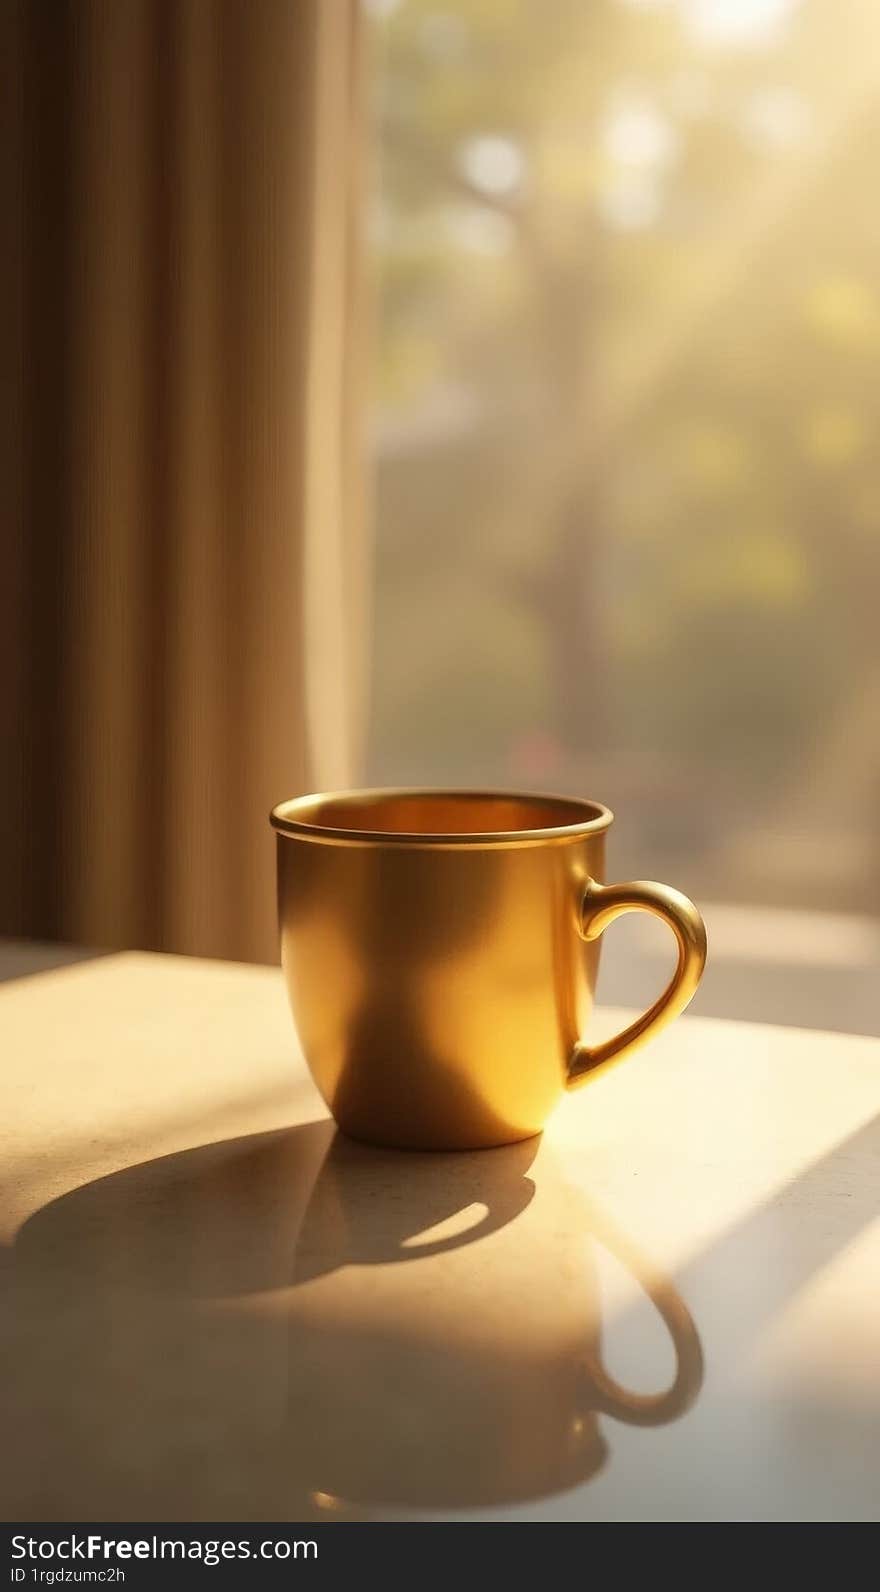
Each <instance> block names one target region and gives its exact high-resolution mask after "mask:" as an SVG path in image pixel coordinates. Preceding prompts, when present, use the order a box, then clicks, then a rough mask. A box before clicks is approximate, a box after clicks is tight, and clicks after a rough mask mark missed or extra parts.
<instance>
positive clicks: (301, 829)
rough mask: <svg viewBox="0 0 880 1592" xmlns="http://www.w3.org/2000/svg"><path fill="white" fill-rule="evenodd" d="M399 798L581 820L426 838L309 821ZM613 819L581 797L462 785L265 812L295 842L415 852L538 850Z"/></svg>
mask: <svg viewBox="0 0 880 1592" xmlns="http://www.w3.org/2000/svg"><path fill="white" fill-rule="evenodd" d="M400 797H431V798H437V797H447V798H448V797H458V798H461V799H463V800H468V801H480V800H482V801H519V802H534V803H535V804H536V805H540V806H550V807H558V808H559V809H560V810H567V811H568V812H570V811H571V809H572V808H573V807H574V808H579V809H580V810H581V811H582V812H583V814H584V817H583V818H582V819H581V820H579V821H577V822H576V823H560V824H551V825H548V826H546V827H543V828H540V829H497V830H482V831H479V830H478V831H458V832H457V831H455V830H448V831H443V832H438V833H436V834H426V833H423V832H420V831H414V830H387V829H362V828H358V829H347V828H346V827H345V825H344V824H328V823H315V822H313V821H311V820H310V819H309V817H308V815H309V813H314V812H315V811H317V810H319V809H320V808H321V807H325V806H329V805H332V806H334V807H337V806H338V807H339V808H340V809H342V810H344V808H345V805H346V804H351V805H356V804H362V803H363V802H373V801H375V802H379V801H382V800H383V799H386V800H396V799H398V798H400ZM613 820H614V814H613V813H612V811H611V809H610V807H605V806H604V805H603V803H602V802H596V801H587V800H586V799H585V798H583V797H580V796H562V795H559V794H556V795H551V794H545V793H542V792H538V791H520V790H495V789H489V790H486V789H465V788H463V787H458V786H453V787H443V786H423V785H402V786H372V787H370V788H367V789H354V788H353V789H351V790H337V791H322V792H315V793H313V794H310V795H306V796H294V797H292V798H290V799H289V800H288V801H283V802H279V803H278V804H277V805H276V806H275V807H273V808H272V811H271V812H270V814H269V822H270V824H271V825H272V828H273V829H274V830H275V832H276V834H278V835H286V836H288V837H290V838H293V839H297V840H310V841H316V842H318V843H324V844H330V845H341V846H403V847H410V848H412V849H415V850H425V849H431V850H434V849H441V850H451V851H458V850H473V849H476V850H481V849H484V848H486V847H505V846H537V845H546V844H547V842H548V841H566V840H579V839H580V838H581V837H582V836H584V835H596V834H601V833H602V832H603V831H604V830H606V829H608V827H609V826H610V824H611V823H612V822H613Z"/></svg>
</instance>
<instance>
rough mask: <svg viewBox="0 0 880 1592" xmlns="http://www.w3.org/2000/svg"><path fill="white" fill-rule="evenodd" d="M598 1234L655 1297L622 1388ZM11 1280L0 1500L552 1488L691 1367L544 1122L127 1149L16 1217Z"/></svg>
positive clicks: (653, 1409) (347, 1501)
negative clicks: (469, 1145)
mask: <svg viewBox="0 0 880 1592" xmlns="http://www.w3.org/2000/svg"><path fill="white" fill-rule="evenodd" d="M600 1247H601V1248H602V1249H604V1250H606V1251H610V1252H611V1253H612V1254H613V1255H614V1257H615V1260H616V1262H618V1263H619V1264H620V1265H622V1267H623V1268H624V1270H625V1271H627V1272H629V1273H630V1275H631V1276H632V1277H633V1278H635V1279H636V1281H637V1283H638V1284H639V1285H640V1287H641V1288H642V1289H643V1290H644V1293H645V1295H646V1296H647V1297H648V1298H649V1299H650V1300H651V1302H652V1303H653V1305H654V1306H655V1307H656V1310H657V1312H659V1316H660V1317H661V1318H662V1325H661V1324H660V1323H658V1325H657V1330H656V1332H655V1333H654V1334H653V1339H654V1340H656V1348H657V1364H656V1365H655V1364H654V1363H653V1359H652V1357H651V1355H650V1354H649V1355H647V1356H646V1357H645V1364H644V1367H643V1385H641V1386H640V1387H639V1388H638V1389H632V1390H630V1389H627V1388H624V1387H622V1386H620V1385H619V1383H618V1382H616V1381H615V1380H614V1378H613V1377H612V1376H611V1375H610V1374H609V1372H608V1371H607V1370H606V1369H605V1362H604V1359H603V1325H602V1317H601V1305H600V1297H599V1289H598V1283H597V1274H596V1264H595V1260H596V1254H597V1253H598V1249H599V1248H600ZM12 1303H13V1309H12V1314H11V1333H12V1343H11V1353H10V1354H9V1355H8V1356H7V1362H6V1363H7V1366H8V1379H9V1383H10V1387H9V1390H8V1391H9V1397H10V1399H11V1402H12V1406H13V1407H12V1409H11V1411H10V1414H9V1427H10V1429H12V1430H14V1431H15V1432H16V1433H17V1434H18V1443H17V1449H16V1452H15V1453H14V1454H11V1453H10V1454H8V1455H7V1457H6V1464H7V1466H8V1469H9V1474H8V1476H7V1478H6V1482H5V1491H6V1495H7V1502H6V1506H5V1510H4V1514H5V1517H6V1518H13V1519H32V1520H39V1519H62V1520H63V1519H76V1518H88V1517H90V1516H91V1517H95V1515H96V1514H97V1515H100V1516H102V1517H104V1518H107V1519H114V1518H116V1519H120V1518H133V1519H138V1518H158V1519H223V1518H229V1519H234V1518H241V1519H265V1520H272V1519H276V1520H283V1519H307V1518H318V1517H321V1516H324V1515H327V1514H328V1513H332V1514H334V1515H335V1517H336V1518H340V1517H342V1518H345V1517H346V1516H348V1517H352V1518H358V1517H360V1516H363V1515H366V1514H369V1513H371V1512H377V1513H380V1514H385V1515H387V1514H389V1513H394V1512H395V1510H398V1511H400V1512H401V1513H406V1512H407V1511H408V1510H416V1511H419V1512H430V1511H432V1510H441V1511H450V1510H454V1509H458V1508H461V1509H467V1508H468V1507H479V1506H483V1507H485V1506H493V1505H503V1504H505V1503H513V1502H516V1501H525V1500H528V1499H536V1498H541V1497H548V1496H550V1495H553V1494H555V1493H557V1492H562V1491H563V1490H567V1489H570V1488H572V1487H575V1486H576V1485H578V1484H582V1483H585V1482H587V1481H589V1479H590V1478H591V1477H592V1476H594V1475H596V1474H597V1473H598V1472H599V1471H600V1470H601V1469H602V1468H603V1467H605V1466H607V1465H609V1464H611V1463H613V1446H614V1440H613V1435H612V1433H613V1422H614V1421H623V1422H627V1423H629V1424H635V1425H641V1426H645V1427H648V1426H653V1425H659V1424H662V1423H665V1422H670V1421H673V1420H675V1419H676V1418H677V1417H678V1416H680V1415H682V1414H683V1413H684V1411H685V1410H686V1409H687V1408H688V1406H689V1405H690V1404H691V1403H692V1402H693V1400H694V1399H695V1397H696V1395H697V1393H698V1391H699V1387H700V1383H701V1378H702V1355H701V1349H700V1342H699V1338H698V1336H697V1332H696V1329H695V1327H694V1325H693V1322H692V1321H691V1319H690V1316H689V1315H688V1312H687V1310H686V1308H685V1306H684V1304H683V1303H682V1301H681V1299H680V1298H679V1297H678V1295H677V1294H676V1292H675V1290H674V1289H673V1287H672V1285H671V1283H670V1282H669V1281H668V1280H666V1279H664V1278H663V1277H662V1276H660V1275H658V1274H657V1273H656V1272H655V1270H654V1268H653V1267H652V1266H651V1265H650V1264H649V1263H648V1262H647V1260H646V1259H645V1258H644V1257H643V1256H640V1255H639V1254H638V1253H637V1252H636V1250H635V1248H634V1247H633V1245H632V1244H631V1243H630V1242H629V1240H628V1239H626V1238H625V1237H624V1236H622V1235H621V1234H620V1233H619V1232H617V1231H615V1229H614V1228H613V1226H612V1224H611V1222H610V1220H609V1219H608V1218H607V1216H606V1215H605V1214H603V1212H602V1211H601V1210H599V1209H598V1208H596V1207H595V1206H593V1205H592V1204H591V1203H589V1202H588V1200H587V1199H586V1197H585V1196H584V1194H583V1193H582V1192H579V1191H578V1190H576V1189H575V1188H573V1187H572V1186H571V1185H569V1184H568V1183H567V1182H566V1181H565V1179H564V1177H563V1175H562V1172H561V1170H560V1167H559V1164H558V1162H557V1161H556V1160H555V1158H554V1154H553V1151H552V1148H551V1146H550V1144H549V1143H548V1142H547V1141H546V1140H545V1141H543V1142H542V1141H541V1140H539V1139H532V1140H529V1141H528V1142H526V1143H523V1144H518V1145H512V1146H510V1147H508V1148H505V1149H499V1150H488V1151H482V1152H477V1153H469V1154H467V1153H463V1154H424V1155H415V1154H401V1153H400V1152H393V1151H382V1150H375V1149H368V1148H365V1147H362V1146H359V1145H356V1144H354V1143H352V1142H351V1141H349V1140H347V1139H345V1138H343V1137H342V1136H341V1135H337V1134H336V1133H335V1132H334V1130H333V1128H332V1125H331V1124H330V1123H328V1122H326V1121H320V1122H312V1123H308V1124H306V1125H304V1126H299V1127H294V1128H290V1129H284V1130H281V1131H277V1132H270V1133H262V1134H254V1135H250V1136H247V1137H243V1138H238V1139H230V1140H226V1141H224V1142H221V1143H218V1144H212V1145H207V1146H204V1147H202V1148H198V1149H193V1150H188V1151H185V1152H183V1153H181V1154H176V1155H171V1156H166V1157H163V1158H160V1159H158V1160H154V1161H150V1162H146V1163H144V1164H142V1165H139V1166H134V1167H131V1168H130V1169H128V1170H125V1171H122V1172H117V1173H114V1174H113V1175H111V1176H108V1177H105V1178H101V1179H99V1180H97V1181H95V1182H92V1183H89V1184H86V1185H85V1186H83V1187H81V1188H78V1189H76V1190H74V1191H73V1192H72V1193H69V1194H66V1195H64V1196H63V1197H61V1198H59V1199H57V1200H55V1201H53V1202H52V1203H50V1204H48V1205H46V1206H44V1207H43V1209H41V1210H39V1211H37V1213H36V1214H35V1215H34V1216H32V1217H31V1218H30V1220H28V1221H27V1222H26V1223H25V1224H24V1226H23V1228H22V1229H21V1232H20V1234H19V1236H18V1240H17V1243H16V1246H15V1250H14V1256H13V1285H12ZM609 1331H610V1333H611V1335H612V1337H613V1323H611V1324H610V1326H609ZM671 1364H673V1365H674V1370H673V1371H672V1373H671V1374H670V1373H669V1366H670V1365H671ZM658 1367H659V1369H658ZM640 1440H641V1441H644V1442H645V1443H650V1442H651V1441H652V1434H651V1433H650V1432H644V1433H642V1434H640Z"/></svg>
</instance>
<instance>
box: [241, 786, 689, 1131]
mask: <svg viewBox="0 0 880 1592" xmlns="http://www.w3.org/2000/svg"><path fill="white" fill-rule="evenodd" d="M271 821H272V825H273V828H274V829H275V831H276V833H277V837H278V842H277V843H278V911H279V923H280V930H281V960H282V965H283V968H284V974H285V978H286V981H287V989H288V994H289V996H290V1004H291V1008H292V1010H293V1016H294V1021H295V1023H296V1026H297V1030H298V1033H299V1038H300V1041H301V1044H302V1048H303V1052H304V1055H305V1058H306V1061H307V1063H308V1066H309V1069H310V1071H311V1073H312V1076H313V1078H314V1080H315V1082H316V1084H317V1085H318V1088H319V1089H320V1091H321V1094H322V1095H323V1097H324V1099H325V1101H326V1102H327V1105H328V1106H329V1108H330V1110H331V1111H332V1113H333V1115H334V1117H335V1118H336V1121H337V1123H338V1124H339V1126H340V1127H341V1128H342V1129H343V1130H344V1132H346V1133H348V1134H350V1135H351V1136H352V1137H353V1138H356V1139H363V1140H366V1141H367V1142H372V1143H374V1144H386V1145H396V1146H401V1147H405V1148H411V1149H438V1150H462V1149H478V1148H479V1149H481V1148H485V1147H487V1146H489V1145H498V1144H509V1143H511V1142H513V1141H514V1140H517V1139H525V1138H528V1137H530V1135H532V1134H534V1133H539V1132H540V1131H541V1129H542V1128H543V1126H544V1124H545V1122H546V1120H547V1117H548V1116H549V1114H550V1112H551V1111H552V1109H553V1107H554V1105H555V1104H556V1103H557V1101H558V1100H559V1098H560V1096H561V1095H562V1094H563V1092H564V1091H565V1090H566V1089H572V1088H576V1087H577V1085H578V1084H580V1083H582V1082H583V1080H584V1079H585V1078H586V1077H588V1076H589V1074H590V1073H591V1072H593V1071H594V1070H595V1068H596V1067H599V1066H602V1065H603V1064H604V1063H606V1062H609V1061H611V1060H616V1059H618V1058H620V1057H622V1056H625V1055H628V1054H629V1053H630V1051H632V1050H633V1049H634V1048H635V1047H636V1045H638V1044H640V1043H641V1042H642V1041H643V1040H644V1039H646V1038H647V1037H648V1036H649V1035H650V1034H652V1033H656V1031H657V1030H658V1029H659V1028H660V1027H661V1026H662V1025H663V1024H664V1023H667V1022H669V1020H670V1019H671V1018H673V1017H675V1016H677V1014H678V1013H679V1012H681V1011H683V1010H684V1008H685V1006H687V1004H688V1002H689V1000H690V999H691V997H692V995H693V994H694V991H695V990H696V988H697V985H698V983H699V981H700V976H701V974H702V971H703V966H704V964H705V960H706V930H705V926H704V924H703V920H702V918H701V917H700V914H699V913H698V911H697V909H696V907H695V906H694V905H693V903H692V902H691V901H689V900H688V899H687V897H686V896H683V895H681V894H680V893H679V892H678V891H677V890H672V889H670V888H669V887H668V886H667V885H662V884H649V883H645V882H644V881H639V882H638V883H635V884H606V883H605V882H604V879H605V835H606V831H607V830H608V827H609V825H610V824H611V822H612V814H611V813H610V812H609V810H608V808H607V807H602V806H600V804H599V803H598V802H587V801H579V800H574V799H569V798H567V797H557V796H528V795H515V794H510V793H503V792H487V791H453V790H449V791H444V790H436V791H431V790H371V791H352V792H345V793H341V794H336V795H322V796H301V797H298V798H297V799H296V800H294V801H288V802H283V803H282V804H281V805H280V806H279V807H276V808H275V809H274V811H273V812H272V816H271ZM631 911H644V912H651V913H654V914H655V915H656V916H657V917H660V918H662V919H663V920H664V921H665V922H666V923H668V924H669V926H670V928H671V929H672V931H673V933H674V935H675V938H676V941H677V944H678V965H677V968H676V970H675V973H674V975H673V977H672V979H671V981H670V983H669V985H668V986H667V988H666V989H665V990H664V991H663V993H662V995H660V997H659V998H658V999H657V1000H656V1001H655V1002H654V1004H653V1006H651V1007H650V1009H649V1010H648V1011H647V1012H645V1014H644V1015H643V1016H642V1017H640V1018H638V1019H637V1021H636V1022H634V1023H631V1024H630V1026H629V1027H628V1028H625V1029H624V1030H623V1032H622V1033H620V1034H617V1035H616V1036H615V1037H614V1038H613V1039H609V1040H606V1041H605V1042H604V1043H603V1044H600V1045H595V1046H588V1045H586V1044H585V1043H584V1041H583V1037H582V1036H583V1034H584V1032H585V1030H586V1026H587V1022H588V1019H589V1016H590V1012H591V1009H592V1005H593V993H594V990H595V986H596V976H597V973H598V968H599V939H600V936H601V934H602V933H603V931H604V930H605V929H606V928H607V927H608V925H609V924H610V923H613V922H614V919H615V918H617V917H619V916H620V915H621V914H622V913H624V912H631Z"/></svg>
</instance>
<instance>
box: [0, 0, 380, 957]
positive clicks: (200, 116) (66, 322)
mask: <svg viewBox="0 0 880 1592" xmlns="http://www.w3.org/2000/svg"><path fill="white" fill-rule="evenodd" d="M0 28H2V39H0V46H2V53H3V57H4V73H5V75H6V78H7V81H6V82H5V84H4V85H3V86H4V93H3V102H4V109H3V115H4V126H3V128H2V130H0V132H2V143H3V150H2V161H3V183H4V191H3V217H4V220H3V227H4V233H5V243H6V245H7V246H6V247H5V248H4V259H3V270H4V280H3V282H2V291H0V297H2V315H3V325H2V327H0V335H2V341H3V346H4V350H5V352H4V355H3V360H4V367H5V370H6V373H7V378H8V379H7V380H5V381H4V408H3V415H2V425H0V433H2V435H0V442H2V471H3V477H2V478H3V491H4V505H5V507H4V524H5V525H6V526H7V527H12V534H11V535H9V536H7V535H6V534H4V541H5V543H7V549H6V550H7V552H8V560H7V562H8V576H7V578H6V579H5V580H4V584H3V596H2V599H0V600H2V615H0V623H2V632H3V634H2V646H3V658H2V671H3V673H2V684H3V690H2V710H3V715H4V740H5V744H6V746H7V747H8V755H6V756H5V758H4V767H5V769H6V775H5V776H4V783H3V800H4V811H3V813H2V815H0V828H2V846H3V856H2V865H3V868H2V879H0V932H5V933H7V934H9V933H12V934H22V935H30V936H37V937H42V938H56V939H67V940H74V941H78V942H81V943H84V944H88V945H96V946H114V947H115V946H147V947H158V948H161V949H167V950H174V951H186V952H194V953H197V954H202V955H208V956H227V957H234V958H242V959H267V960H268V959H270V958H274V955H275V932H274V882H273V869H274V860H273V850H272V844H271V838H270V833H269V830H268V826H267V813H268V809H269V807H270V805H271V804H272V803H273V802H275V801H277V800H280V799H281V798H283V797H285V796H288V795H290V794H291V793H294V792H296V791H299V790H302V789H307V788H314V787H320V788H325V787H327V786H334V785H340V784H346V783H349V782H350V781H351V779H352V778H353V774H354V768H353V760H354V758H355V756H356V741H357V734H358V726H359V722H360V706H361V704H360V700H359V694H360V682H361V680H362V678H363V672H364V671H363V637H364V612H363V607H364V601H363V600H364V591H365V587H366V578H365V576H366V571H365V541H364V536H363V531H362V515H361V489H362V479H361V473H360V447H359V441H358V414H359V397H360V393H359V380H358V364H359V361H358V358H357V352H358V351H357V334H358V327H359V324H360V319H361V317H360V315H359V312H358V304H357V302H356V298H357V294H356V291H355V290H356V287H357V281H358V265H357V220H358V215H359V212H360V182H359V172H358V167H359V160H358V152H359V146H360V142H361V137H362V129H361V125H360V109H359V96H358V88H359V77H360V73H359V63H358V45H359V40H358V22H357V5H356V3H355V0H71V3H56V4H48V3H36V0H23V3H14V0H6V3H5V4H4V6H3V7H2V21H0ZM6 505H8V507H6ZM7 776H8V777H7Z"/></svg>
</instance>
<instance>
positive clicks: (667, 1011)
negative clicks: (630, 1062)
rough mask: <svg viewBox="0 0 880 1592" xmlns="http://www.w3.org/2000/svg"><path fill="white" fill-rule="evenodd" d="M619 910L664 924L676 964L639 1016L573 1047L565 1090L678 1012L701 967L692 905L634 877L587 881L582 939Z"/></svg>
mask: <svg viewBox="0 0 880 1592" xmlns="http://www.w3.org/2000/svg"><path fill="white" fill-rule="evenodd" d="M624 912H651V913H653V915H654V917H657V918H662V919H663V922H664V923H668V924H669V927H670V928H671V930H672V932H673V934H674V935H675V938H676V941H677V942H678V966H677V967H676V969H675V972H674V973H673V975H672V978H671V979H670V981H669V983H668V984H667V986H666V988H665V990H664V991H663V993H662V995H659V996H658V997H657V999H656V1000H655V1002H654V1004H653V1006H650V1007H649V1008H648V1010H647V1011H646V1012H645V1013H644V1014H643V1016H641V1017H638V1018H636V1021H635V1022H634V1023H630V1025H629V1027H628V1028H624V1030H623V1032H622V1033H620V1034H615V1035H614V1036H613V1038H611V1039H606V1040H603V1042H602V1043H601V1044H600V1045H591V1046H590V1045H578V1047H577V1049H576V1051H575V1054H574V1057H573V1059H572V1063H571V1066H570V1068H569V1073H568V1085H567V1086H568V1088H569V1089H576V1088H577V1087H578V1086H579V1085H580V1084H582V1083H583V1082H584V1079H585V1078H588V1077H589V1075H590V1073H592V1072H595V1070H596V1068H597V1067H602V1066H604V1065H605V1063H606V1062H609V1061H619V1060H621V1058H622V1057H624V1056H628V1055H630V1054H631V1052H632V1051H634V1050H635V1049H636V1048H637V1046H639V1045H641V1044H642V1043H643V1042H644V1040H646V1039H648V1038H649V1036H650V1035H651V1034H655V1033H657V1032H659V1030H660V1029H661V1028H663V1027H664V1026H665V1024H666V1023H669V1022H671V1021H672V1019H673V1017H677V1016H678V1015H679V1013H680V1012H683V1011H684V1009H685V1007H686V1006H687V1005H688V1003H689V1002H690V1001H691V1000H692V998H693V996H694V994H695V992H696V989H697V985H698V984H699V982H700V979H701V978H702V976H703V968H704V967H705V965H706V925H705V923H704V922H703V919H702V918H701V917H700V914H699V912H698V911H697V909H696V907H695V906H694V903H693V902H692V901H689V900H688V898H687V896H685V895H682V894H681V892H680V891H679V890H673V889H671V887H670V886H669V885H666V884H652V883H649V882H648V881H646V880H644V879H639V880H637V881H636V882H635V883H633V884H598V883H597V882H596V880H595V879H588V881H587V884H586V887H585V889H584V895H583V900H582V902H581V908H580V919H579V923H578V931H579V933H580V934H581V936H582V938H583V939H585V940H597V939H598V938H599V935H600V934H604V932H605V930H606V929H607V928H608V925H609V924H610V923H613V922H614V920H615V918H619V917H622V916H623V914H624Z"/></svg>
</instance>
